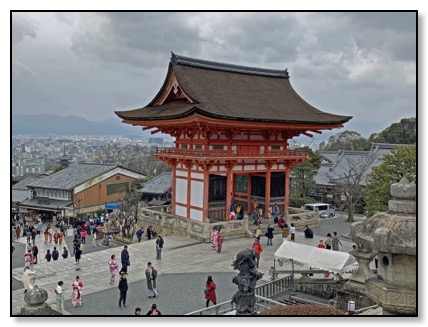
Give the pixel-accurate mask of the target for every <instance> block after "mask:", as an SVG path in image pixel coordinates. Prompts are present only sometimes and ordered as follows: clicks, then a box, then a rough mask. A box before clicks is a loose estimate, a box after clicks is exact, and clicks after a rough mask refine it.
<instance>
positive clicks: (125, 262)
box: [120, 245, 131, 273]
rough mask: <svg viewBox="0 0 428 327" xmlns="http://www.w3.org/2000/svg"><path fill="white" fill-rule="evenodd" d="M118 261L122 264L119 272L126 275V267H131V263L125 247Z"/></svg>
mask: <svg viewBox="0 0 428 327" xmlns="http://www.w3.org/2000/svg"><path fill="white" fill-rule="evenodd" d="M120 261H121V262H122V269H121V270H120V271H123V272H125V273H128V266H130V265H131V262H130V260H129V252H128V246H127V245H125V246H124V247H123V250H122V252H121V254H120Z"/></svg>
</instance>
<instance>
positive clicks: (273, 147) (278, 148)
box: [271, 145, 281, 150]
mask: <svg viewBox="0 0 428 327" xmlns="http://www.w3.org/2000/svg"><path fill="white" fill-rule="evenodd" d="M271 149H272V150H281V146H279V145H272V147H271Z"/></svg>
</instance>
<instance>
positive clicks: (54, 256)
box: [52, 246, 59, 261]
mask: <svg viewBox="0 0 428 327" xmlns="http://www.w3.org/2000/svg"><path fill="white" fill-rule="evenodd" d="M58 258H59V252H58V250H57V249H56V247H55V246H54V248H53V251H52V259H53V261H56V260H58Z"/></svg>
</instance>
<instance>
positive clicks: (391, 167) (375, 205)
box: [364, 145, 416, 216]
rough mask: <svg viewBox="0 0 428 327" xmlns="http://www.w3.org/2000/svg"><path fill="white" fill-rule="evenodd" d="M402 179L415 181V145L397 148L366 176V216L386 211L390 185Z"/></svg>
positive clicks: (389, 196)
mask: <svg viewBox="0 0 428 327" xmlns="http://www.w3.org/2000/svg"><path fill="white" fill-rule="evenodd" d="M402 177H406V178H407V179H408V180H409V181H415V180H416V146H415V145H410V146H397V147H396V148H395V149H394V150H393V151H392V153H391V154H387V155H385V156H383V158H382V163H381V164H380V165H379V166H377V167H374V168H373V169H372V172H371V173H370V174H369V175H368V177H367V186H366V189H365V196H364V201H365V203H366V210H367V214H368V216H371V215H373V214H374V213H376V212H382V211H387V210H388V201H389V200H390V198H391V194H390V188H391V185H392V184H393V183H398V182H399V181H400V180H401V178H402Z"/></svg>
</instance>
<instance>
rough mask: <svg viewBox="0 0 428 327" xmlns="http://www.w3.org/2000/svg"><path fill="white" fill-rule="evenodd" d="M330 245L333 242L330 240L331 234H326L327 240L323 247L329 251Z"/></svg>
mask: <svg viewBox="0 0 428 327" xmlns="http://www.w3.org/2000/svg"><path fill="white" fill-rule="evenodd" d="M332 244H333V241H332V239H331V234H330V233H327V238H326V239H325V241H324V246H325V248H326V249H327V250H331V246H332Z"/></svg>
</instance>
